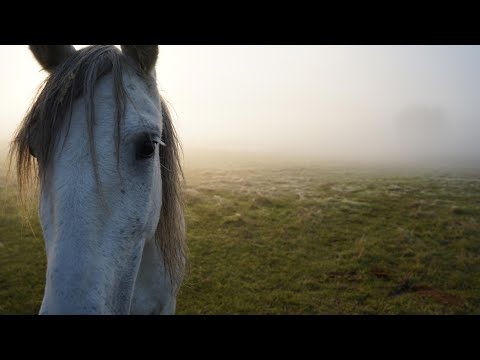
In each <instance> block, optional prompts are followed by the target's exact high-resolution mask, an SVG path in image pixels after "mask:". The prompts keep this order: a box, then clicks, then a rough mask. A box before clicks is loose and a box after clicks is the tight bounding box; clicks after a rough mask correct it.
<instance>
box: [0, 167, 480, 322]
mask: <svg viewBox="0 0 480 360" xmlns="http://www.w3.org/2000/svg"><path fill="white" fill-rule="evenodd" d="M186 178H187V182H188V187H187V193H186V197H187V209H186V215H187V226H188V241H189V247H190V258H189V262H190V269H189V273H188V276H187V278H186V279H185V282H184V284H183V287H182V289H181V291H180V294H179V297H178V301H177V313H178V314H480V172H476V171H466V172H458V171H436V172H433V171H430V172H428V171H413V172H410V173H408V172H401V171H394V170H390V171H381V170H378V169H377V170H375V169H373V168H360V167H358V168H353V167H351V168H349V169H345V168H341V167H339V166H333V165H317V166H298V165H288V166H287V165H285V166H282V165H280V164H276V165H272V166H270V167H264V166H259V165H255V166H253V165H252V166H249V165H244V166H242V167H241V168H235V167H233V166H231V167H226V166H217V167H195V166H187V171H186ZM14 190H15V189H14V188H13V187H11V188H10V189H7V188H6V187H5V183H4V182H0V314H33V313H36V312H37V311H38V309H39V306H40V303H41V299H42V293H43V286H44V275H45V255H44V245H43V240H42V238H41V230H40V227H39V225H38V220H37V215H36V213H35V211H33V213H32V214H31V215H30V222H31V224H30V225H29V224H28V222H26V221H25V219H24V218H23V217H22V216H20V215H19V212H18V209H17V205H16V195H15V191H14ZM34 234H35V235H34Z"/></svg>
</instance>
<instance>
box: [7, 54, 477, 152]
mask: <svg viewBox="0 0 480 360" xmlns="http://www.w3.org/2000/svg"><path fill="white" fill-rule="evenodd" d="M76 47H77V48H80V47H82V46H80V45H76ZM157 73H158V83H159V87H160V89H161V93H162V95H163V96H164V97H165V98H166V99H167V100H168V101H169V102H170V103H171V105H172V106H173V108H174V109H175V113H176V125H177V129H178V132H179V134H180V137H181V139H182V142H183V145H184V147H186V148H187V149H188V148H202V147H204V148H210V149H216V148H218V149H236V150H242V149H243V150H246V151H247V150H248V151H255V150H261V151H270V152H278V153H295V154H303V155H313V156H318V157H323V158H324V157H330V156H346V157H352V156H353V157H362V156H363V157H375V156H385V155H390V154H410V155H411V156H417V155H419V154H422V155H439V156H443V155H448V154H470V155H472V154H479V155H480V141H478V139H477V137H478V134H479V130H480V116H479V111H478V110H479V109H478V105H479V104H480V46H160V58H159V62H158V66H157ZM44 76H45V75H44V73H43V72H41V71H40V67H39V66H38V65H37V64H36V62H35V60H34V59H33V56H32V55H31V54H30V52H29V50H28V47H27V46H26V45H19V46H0V79H1V82H0V93H1V97H0V102H1V104H0V117H1V124H0V139H9V138H10V137H11V135H12V133H13V131H14V129H15V128H16V127H17V125H18V124H19V122H20V120H21V118H22V116H23V114H24V113H25V111H26V109H27V107H28V104H29V102H30V100H31V98H32V96H33V95H34V93H35V89H36V88H37V86H38V85H39V84H40V82H41V81H42V79H43V78H44Z"/></svg>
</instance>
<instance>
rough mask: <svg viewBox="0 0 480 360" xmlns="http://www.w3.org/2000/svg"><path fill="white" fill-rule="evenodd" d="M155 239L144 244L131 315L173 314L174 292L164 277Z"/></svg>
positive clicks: (163, 269)
mask: <svg viewBox="0 0 480 360" xmlns="http://www.w3.org/2000/svg"><path fill="white" fill-rule="evenodd" d="M166 275H167V274H166V273H165V266H164V263H163V259H162V255H161V254H160V251H159V249H158V246H157V245H156V244H155V239H150V240H149V241H147V242H146V243H145V247H144V249H143V255H142V261H141V263H140V268H139V270H138V275H137V279H136V282H135V289H134V294H133V298H132V305H131V308H130V313H131V314H173V313H174V312H175V291H174V289H173V287H172V284H171V282H170V280H169V278H168V276H166Z"/></svg>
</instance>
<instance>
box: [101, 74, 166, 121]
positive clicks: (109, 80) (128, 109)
mask: <svg viewBox="0 0 480 360" xmlns="http://www.w3.org/2000/svg"><path fill="white" fill-rule="evenodd" d="M122 82H123V87H124V91H125V93H126V95H127V96H126V99H125V100H126V102H125V120H126V125H127V127H131V126H133V127H134V126H136V125H150V126H151V127H158V125H160V126H161V119H162V110H161V103H160V97H159V94H158V90H157V87H156V84H155V82H151V83H148V82H147V81H146V80H144V79H142V78H141V77H140V76H138V75H135V74H133V73H131V72H128V71H126V72H125V73H124V74H123V79H122ZM97 86H98V87H97V89H98V93H99V96H100V103H108V104H110V106H111V107H112V108H113V107H114V106H115V97H114V96H113V94H112V90H113V77H112V76H111V74H110V75H108V76H105V77H104V78H102V79H100V81H99V82H98V84H97ZM139 120H141V123H139Z"/></svg>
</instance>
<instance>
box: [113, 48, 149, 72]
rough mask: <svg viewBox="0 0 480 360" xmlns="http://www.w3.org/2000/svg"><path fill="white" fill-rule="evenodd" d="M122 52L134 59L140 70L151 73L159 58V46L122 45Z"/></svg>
mask: <svg viewBox="0 0 480 360" xmlns="http://www.w3.org/2000/svg"><path fill="white" fill-rule="evenodd" d="M120 47H121V48H122V52H123V53H124V54H125V55H126V56H128V57H130V58H132V59H133V60H134V61H135V62H136V63H137V64H138V65H139V66H140V68H141V69H142V70H143V71H144V72H146V73H149V72H150V71H152V70H153V68H154V67H155V64H156V62H157V58H158V45H120Z"/></svg>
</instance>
